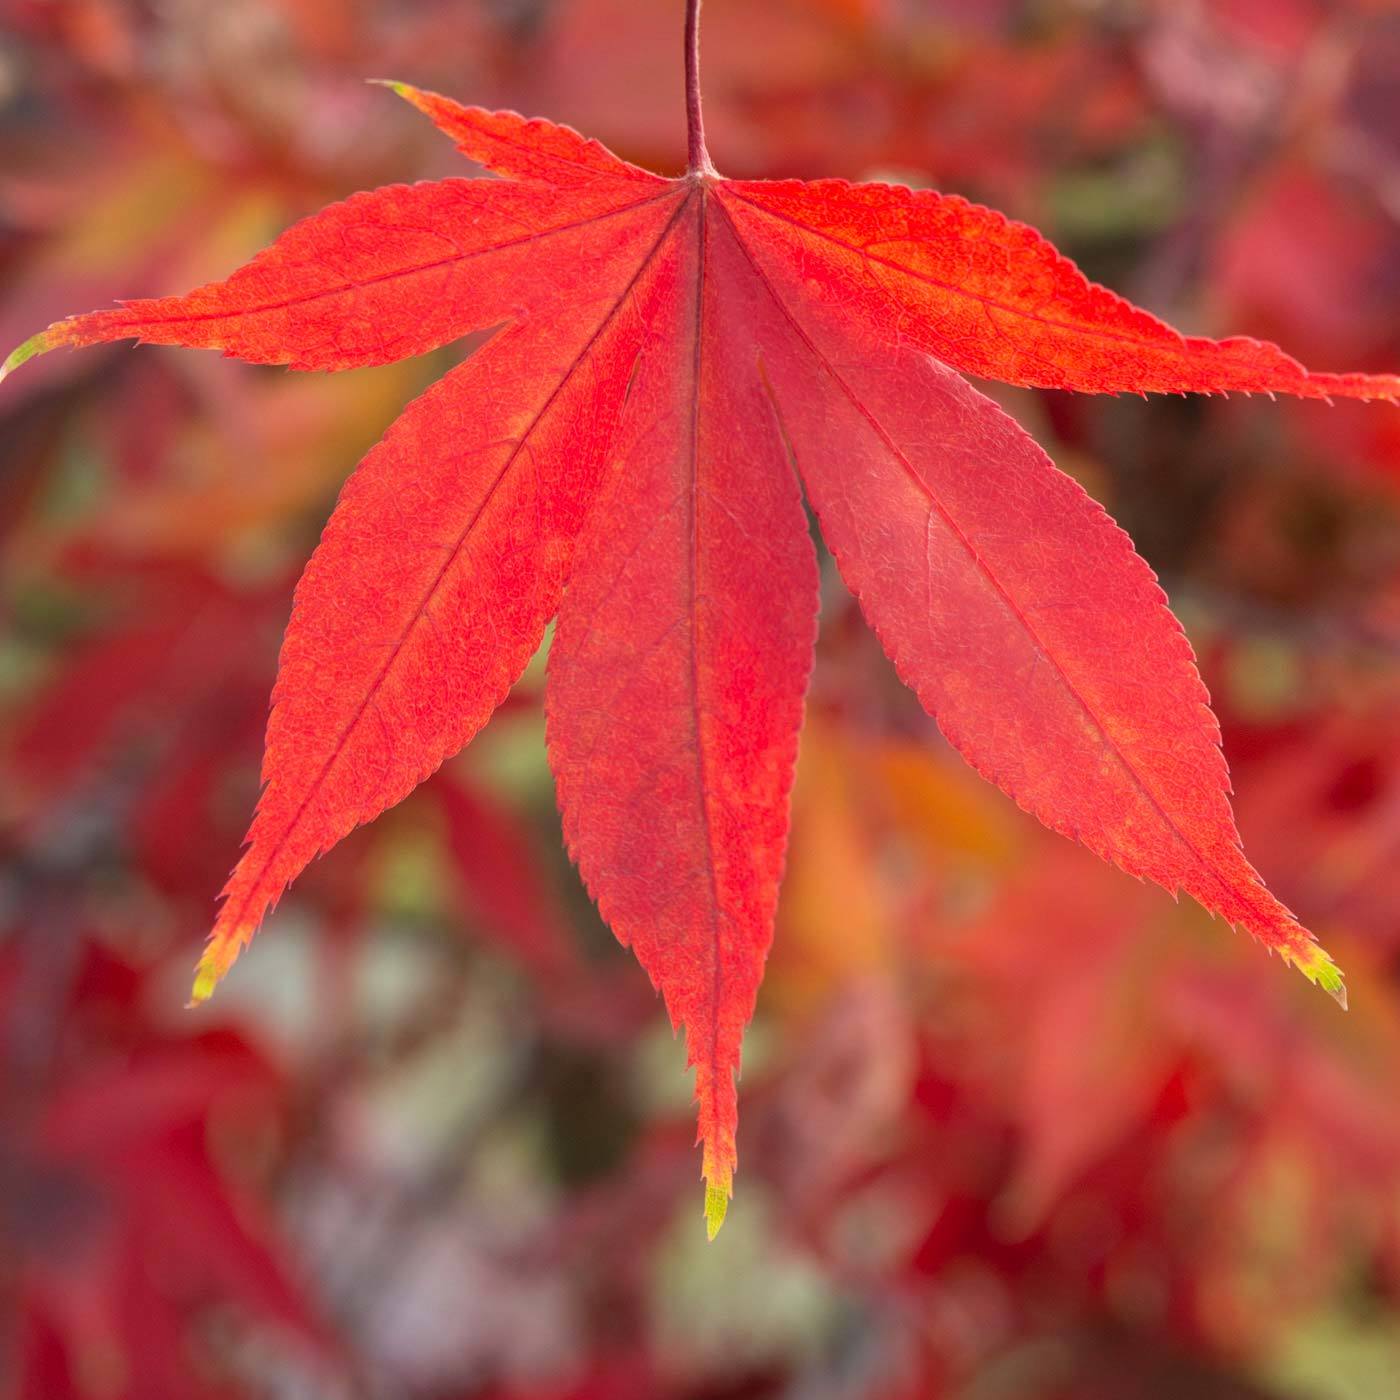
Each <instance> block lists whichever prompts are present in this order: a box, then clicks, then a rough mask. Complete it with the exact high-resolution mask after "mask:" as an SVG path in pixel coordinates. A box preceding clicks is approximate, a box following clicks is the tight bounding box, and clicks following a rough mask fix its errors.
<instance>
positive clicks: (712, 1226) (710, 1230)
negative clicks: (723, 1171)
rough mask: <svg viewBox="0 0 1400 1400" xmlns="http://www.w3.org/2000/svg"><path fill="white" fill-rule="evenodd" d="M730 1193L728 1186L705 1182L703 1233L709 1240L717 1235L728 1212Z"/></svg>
mask: <svg viewBox="0 0 1400 1400" xmlns="http://www.w3.org/2000/svg"><path fill="white" fill-rule="evenodd" d="M732 1194H733V1193H732V1191H731V1189H730V1187H729V1186H728V1184H726V1183H721V1182H715V1181H707V1182H706V1183H705V1233H706V1235H708V1236H709V1238H710V1239H714V1237H715V1236H716V1235H717V1234H719V1227H720V1226H721V1225H723V1224H724V1217H725V1215H726V1214H727V1213H728V1211H729V1198H730V1196H731V1195H732Z"/></svg>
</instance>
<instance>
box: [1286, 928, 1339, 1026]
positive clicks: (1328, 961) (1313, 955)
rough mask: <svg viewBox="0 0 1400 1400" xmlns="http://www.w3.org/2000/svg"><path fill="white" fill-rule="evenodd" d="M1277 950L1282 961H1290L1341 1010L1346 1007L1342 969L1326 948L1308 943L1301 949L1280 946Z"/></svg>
mask: <svg viewBox="0 0 1400 1400" xmlns="http://www.w3.org/2000/svg"><path fill="white" fill-rule="evenodd" d="M1279 952H1280V954H1281V955H1282V957H1283V960H1284V962H1286V963H1291V964H1292V965H1293V966H1294V967H1296V968H1297V969H1298V971H1299V972H1301V973H1302V974H1303V976H1304V977H1306V978H1307V979H1308V981H1309V982H1311V983H1312V984H1313V985H1314V986H1317V987H1321V988H1322V990H1323V991H1324V992H1326V993H1327V994H1328V996H1330V997H1331V998H1332V1000H1333V1001H1335V1002H1336V1003H1337V1005H1338V1006H1340V1007H1341V1008H1342V1010H1343V1011H1345V1010H1346V1009H1347V986H1346V983H1345V982H1344V981H1343V980H1342V970H1341V968H1339V967H1338V966H1337V964H1336V963H1334V962H1333V961H1332V958H1331V955H1330V954H1329V953H1328V952H1327V951H1326V949H1324V948H1323V947H1322V946H1321V945H1320V944H1317V943H1309V944H1307V945H1306V947H1304V948H1302V949H1297V948H1281V949H1280V950H1279Z"/></svg>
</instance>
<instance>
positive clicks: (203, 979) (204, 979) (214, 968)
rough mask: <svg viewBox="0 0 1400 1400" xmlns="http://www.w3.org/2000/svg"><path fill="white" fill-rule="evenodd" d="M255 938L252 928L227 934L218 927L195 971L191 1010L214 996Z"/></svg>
mask: <svg viewBox="0 0 1400 1400" xmlns="http://www.w3.org/2000/svg"><path fill="white" fill-rule="evenodd" d="M252 936H253V927H252V926H242V927H239V928H235V929H234V930H233V931H232V932H225V931H223V930H222V929H220V928H218V927H216V928H215V930H214V933H213V934H212V936H211V937H210V939H209V942H208V944H207V945H206V947H205V949H204V956H203V957H201V958H200V960H199V965H198V966H197V967H196V968H195V970H194V989H193V990H192V991H191V992H190V999H189V1001H188V1002H187V1003H186V1005H187V1006H189V1007H190V1008H194V1007H197V1006H203V1005H204V1003H205V1002H206V1001H208V1000H209V998H210V997H212V996H213V995H214V989H215V988H216V987H217V986H218V985H219V983H220V982H222V981H223V980H224V977H225V976H226V975H227V974H228V970H229V968H231V967H232V966H233V965H234V963H235V962H237V961H238V955H239V953H241V952H242V951H243V948H244V945H245V944H246V943H247V942H248V940H249V939H250V938H252Z"/></svg>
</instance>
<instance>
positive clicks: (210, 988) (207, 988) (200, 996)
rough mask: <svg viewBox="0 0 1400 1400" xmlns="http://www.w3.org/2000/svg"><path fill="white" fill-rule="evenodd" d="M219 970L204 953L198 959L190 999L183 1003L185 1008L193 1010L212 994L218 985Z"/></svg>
mask: <svg viewBox="0 0 1400 1400" xmlns="http://www.w3.org/2000/svg"><path fill="white" fill-rule="evenodd" d="M219 976H220V974H219V972H218V971H217V969H215V968H214V967H213V966H212V965H211V962H210V958H209V955H208V954H207V953H206V954H205V955H204V957H202V958H201V959H200V960H199V966H198V967H197V968H196V969H195V973H194V989H193V990H192V991H191V992H190V999H189V1001H187V1002H186V1003H185V1006H186V1009H187V1010H190V1011H193V1010H195V1009H196V1008H197V1007H200V1006H203V1005H204V1003H205V1002H206V1001H208V1000H209V998H210V997H212V996H213V995H214V988H215V987H217V986H218V985H219Z"/></svg>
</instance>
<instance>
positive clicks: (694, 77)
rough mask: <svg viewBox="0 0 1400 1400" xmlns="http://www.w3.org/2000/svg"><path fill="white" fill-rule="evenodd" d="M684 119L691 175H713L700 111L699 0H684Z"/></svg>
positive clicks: (713, 169)
mask: <svg viewBox="0 0 1400 1400" xmlns="http://www.w3.org/2000/svg"><path fill="white" fill-rule="evenodd" d="M685 119H686V130H687V132H688V134H689V137H690V168H689V171H688V173H689V174H691V175H714V174H715V173H716V171H715V168H714V166H713V165H711V164H710V153H709V152H708V151H707V150H706V149H705V119H704V117H703V116H702V115H701V112H700V0H685Z"/></svg>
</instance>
